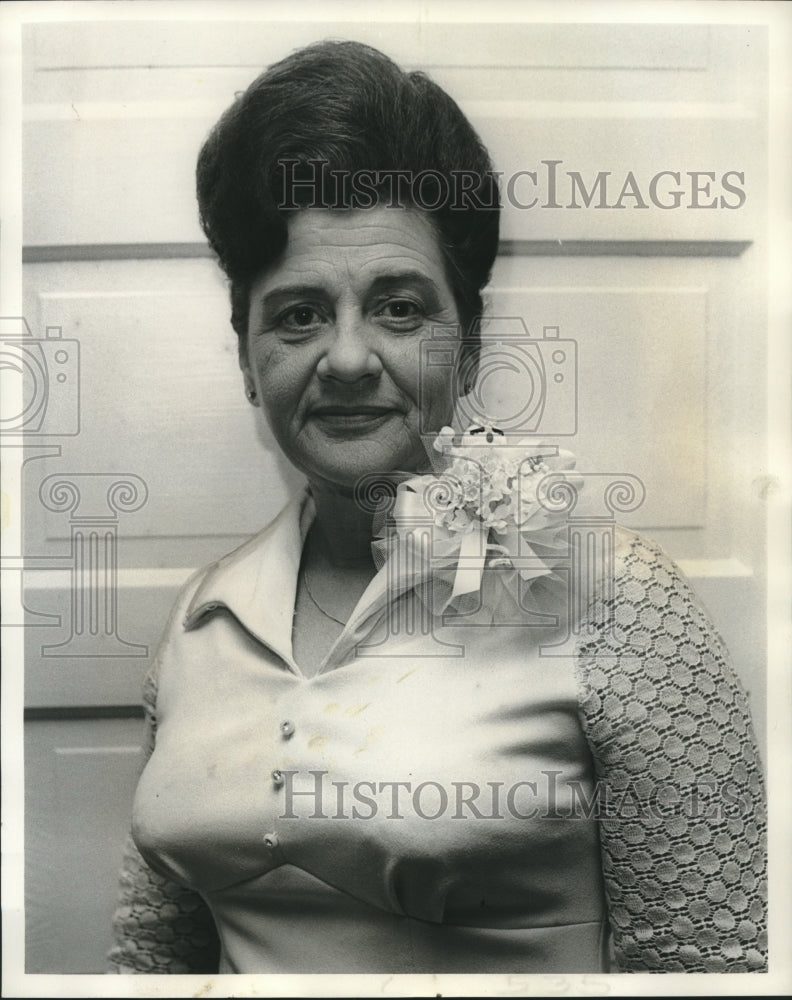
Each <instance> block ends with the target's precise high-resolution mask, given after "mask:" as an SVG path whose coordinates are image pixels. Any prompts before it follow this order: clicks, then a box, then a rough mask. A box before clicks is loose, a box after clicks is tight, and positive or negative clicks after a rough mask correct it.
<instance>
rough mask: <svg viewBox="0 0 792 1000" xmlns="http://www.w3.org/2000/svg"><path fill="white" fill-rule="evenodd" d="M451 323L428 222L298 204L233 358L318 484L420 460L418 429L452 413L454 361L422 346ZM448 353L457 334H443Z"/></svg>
mask: <svg viewBox="0 0 792 1000" xmlns="http://www.w3.org/2000/svg"><path fill="white" fill-rule="evenodd" d="M458 323H459V316H458V314H457V309H456V305H455V302H454V297H453V294H452V292H451V289H450V287H449V285H448V282H447V281H446V278H445V270H444V265H443V258H442V255H441V252H440V249H439V247H438V246H437V240H436V237H435V235H434V231H433V230H432V228H431V226H430V224H429V222H428V221H427V219H426V218H425V217H424V216H423V215H421V214H420V213H419V212H417V211H414V210H405V209H402V208H386V207H377V208H374V209H370V210H351V211H350V210H329V209H313V208H312V209H305V210H303V211H301V212H298V213H297V214H296V215H295V216H294V217H293V218H292V219H291V220H290V223H289V239H288V244H287V246H286V250H285V251H284V253H283V255H282V257H281V258H280V259H279V261H278V262H277V264H275V266H274V267H272V268H270V269H268V270H266V271H264V272H262V273H261V274H260V275H259V276H258V278H257V279H256V280H255V281H254V283H253V285H252V288H251V294H250V315H249V321H248V334H247V339H246V342H245V343H243V344H242V345H241V352H240V363H241V366H242V370H243V372H244V374H245V383H246V386H247V388H248V389H253V390H255V393H256V401H257V402H260V403H261V405H262V406H263V408H264V410H265V412H266V415H267V418H268V420H269V423H270V426H271V427H272V430H273V433H274V434H275V438H276V439H277V441H278V444H279V445H280V447H281V448H282V449H283V451H284V453H285V454H286V456H287V457H288V458H289V460H290V461H291V462H292V463H293V464H294V465H295V466H296V467H297V468H299V469H301V470H302V471H303V472H304V473H305V474H306V475H307V476H308V478H309V480H311V481H313V482H314V483H316V484H317V485H318V484H319V483H321V482H325V483H332V484H335V485H338V486H346V487H349V486H353V485H354V484H355V482H356V481H357V480H358V479H359V478H360V477H361V476H363V475H366V474H367V473H371V472H389V471H395V470H404V471H414V470H416V469H418V468H421V467H423V466H425V465H426V458H427V456H426V449H425V447H424V445H423V443H422V441H421V432H422V431H423V432H424V433H427V432H430V433H434V432H436V431H438V430H439V429H440V428H441V427H442V426H443V425H444V424H446V423H449V422H450V419H451V415H452V412H453V404H454V395H453V385H454V373H453V365H452V364H449V365H447V366H445V367H443V366H432V367H429V368H426V366H424V367H425V370H423V371H422V370H421V367H422V366H421V347H420V345H421V342H422V341H425V340H428V339H429V338H431V337H432V328H433V327H435V326H452V325H456V324H458ZM442 346H443V347H444V348H445V347H449V348H450V352H449V353H450V354H451V360H452V361H453V360H455V357H456V353H457V352H458V349H459V337H458V335H457V338H456V340H455V341H453V340H452V341H446V342H445V343H444V344H442Z"/></svg>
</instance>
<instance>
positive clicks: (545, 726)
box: [112, 43, 765, 973]
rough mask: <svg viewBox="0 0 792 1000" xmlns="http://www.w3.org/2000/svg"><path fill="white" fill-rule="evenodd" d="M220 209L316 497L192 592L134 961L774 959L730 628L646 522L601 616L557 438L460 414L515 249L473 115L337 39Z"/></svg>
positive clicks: (417, 78)
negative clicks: (589, 585) (561, 496)
mask: <svg viewBox="0 0 792 1000" xmlns="http://www.w3.org/2000/svg"><path fill="white" fill-rule="evenodd" d="M416 178H420V183H417V182H416ZM198 197H199V203H200V208H201V218H202V222H203V225H204V228H205V231H206V233H207V236H208V238H209V240H210V242H211V244H212V246H213V248H214V249H215V251H216V253H217V255H218V258H219V260H220V263H221V265H222V267H223V268H224V270H225V272H226V274H227V275H228V277H229V279H230V282H231V295H232V323H233V326H234V328H235V330H236V332H237V333H238V335H239V359H240V365H241V368H242V373H243V378H244V385H245V391H246V394H247V397H248V399H249V400H250V402H251V403H252V405H254V406H256V407H261V408H262V409H263V410H264V411H265V413H266V417H267V420H268V422H269V424H270V427H271V428H272V431H273V433H274V435H275V438H276V440H277V441H278V444H279V445H280V447H281V448H282V450H283V451H284V453H285V454H286V456H287V457H288V458H289V460H290V461H291V462H292V463H293V464H294V465H295V466H296V467H297V468H299V469H300V470H301V471H302V472H303V473H304V474H305V476H306V478H307V481H308V487H307V489H306V491H305V492H304V493H302V494H301V495H300V496H298V497H297V498H295V499H294V501H292V502H291V503H290V504H289V505H288V506H287V507H286V508H285V509H284V511H283V512H282V513H281V514H280V515H279V516H278V518H276V520H275V521H274V522H273V523H272V524H271V525H270V526H269V527H267V528H266V529H265V530H264V531H263V532H262V533H261V534H260V535H258V536H257V537H255V538H254V539H252V540H251V541H250V542H248V543H247V544H246V545H244V546H242V547H241V548H240V549H238V550H236V551H235V552H232V553H230V554H229V555H228V556H226V557H225V558H223V559H221V560H219V562H217V563H215V564H213V565H212V566H209V567H207V568H205V569H203V570H201V571H200V572H199V573H198V574H197V575H196V576H194V577H193V578H192V579H191V580H190V581H189V582H188V584H187V585H186V586H185V588H184V590H183V592H182V594H181V595H180V597H179V599H178V601H177V604H176V607H175V609H174V611H173V614H172V617H171V620H170V623H169V625H168V627H167V631H166V634H165V637H164V639H163V642H162V644H161V647H160V649H159V652H158V656H157V658H156V662H155V664H154V666H153V668H152V671H151V673H150V675H149V678H148V681H147V685H146V705H147V713H148V719H149V724H150V745H149V750H150V751H153V752H151V753H150V757H149V759H148V763H147V766H146V768H145V770H144V772H143V775H142V777H141V780H140V784H139V787H138V792H137V796H136V801H135V812H134V824H133V834H134V841H135V843H130V845H129V849H128V854H127V858H126V861H125V866H124V871H123V872H122V899H121V905H120V907H119V910H118V914H117V917H116V922H115V927H116V940H117V944H116V946H115V948H114V950H113V953H112V960H113V963H114V967H115V968H116V969H117V970H119V971H138V972H188V971H193V972H207V971H217V970H218V968H219V970H220V971H221V972H379V973H382V972H388V973H394V972H506V971H509V972H513V971H520V972H588V971H597V970H608V969H612V970H613V971H641V970H656V971H751V970H759V969H762V968H764V965H765V958H764V948H765V941H764V904H763V899H764V896H763V892H764V882H763V879H764V821H763V798H762V784H761V774H760V767H759V762H758V759H757V755H756V752H755V748H754V745H753V737H752V732H751V726H750V719H749V714H748V709H747V703H746V700H745V697H744V695H743V693H742V691H741V689H740V686H739V683H738V681H737V679H736V677H735V675H734V673H733V672H732V670H731V668H730V667H729V665H728V663H727V660H726V657H725V652H724V650H723V647H722V645H721V643H720V640H719V638H718V637H717V635H716V634H715V632H714V630H713V629H712V626H711V625H710V624H709V622H708V621H707V620H706V618H705V616H704V615H703V613H702V612H701V610H700V609H699V608H698V605H697V604H696V602H695V599H694V598H693V595H692V594H691V592H690V590H689V588H688V587H687V585H686V584H685V583H684V582H683V581H682V580H681V578H680V576H679V572H678V570H677V569H676V568H675V567H674V565H673V564H672V563H671V562H670V561H669V560H668V559H667V558H666V557H665V556H664V555H663V554H662V552H660V550H659V549H658V548H657V547H656V546H655V545H654V544H652V543H651V542H648V541H646V540H644V539H641V538H639V537H638V536H636V535H634V534H631V533H628V532H619V534H618V538H617V541H618V547H617V552H616V561H615V564H614V567H613V568H612V569H611V570H608V571H607V572H604V573H601V574H600V579H599V580H598V582H597V587H596V588H595V592H594V593H593V594H591V595H590V597H589V599H587V600H586V601H585V602H582V607H581V608H580V610H579V611H573V609H572V606H571V605H570V604H569V601H568V591H567V586H566V582H567V580H566V577H565V576H564V574H563V572H562V571H561V569H560V567H562V566H563V565H569V564H570V563H569V559H568V556H569V553H568V552H567V553H565V552H564V551H563V549H559V548H558V547H557V545H558V540H559V538H561V537H562V536H563V534H564V532H563V524H562V523H561V522H560V521H559V519H558V517H557V516H555V515H554V514H553V512H552V506H553V504H552V502H550V501H551V500H552V496H551V493H552V489H551V490H548V491H545V494H544V495H543V494H542V482H543V481H544V479H543V477H545V475H546V474H547V473H548V471H550V469H551V468H553V467H558V465H559V462H558V460H557V458H555V459H554V458H553V457H552V455H551V452H547V451H541V450H536V449H531V447H530V443H529V442H518V444H517V445H516V448H517V451H518V453H519V454H518V458H517V459H516V460H515V459H514V455H513V454H512V453H509V454H508V455H507V454H506V451H507V450H508V449H506V451H504V448H505V442H502V441H501V440H500V438H501V437H502V436H503V435H502V434H501V432H499V431H498V429H497V428H491V427H484V426H482V427H473V428H470V429H469V433H468V434H467V435H466V436H465V437H464V438H463V439H461V440H460V439H459V438H458V437H456V436H454V435H453V432H452V431H450V430H449V429H448V426H447V425H449V424H451V423H452V420H453V412H454V405H455V403H456V401H457V398H458V396H459V394H460V392H464V391H466V390H467V389H469V388H470V383H471V380H472V378H473V377H474V375H475V365H476V359H477V353H478V349H479V339H478V338H479V331H478V323H477V319H478V317H479V316H480V315H481V306H482V300H481V291H482V289H483V287H484V286H485V284H486V282H487V280H488V278H489V273H490V270H491V267H492V264H493V261H494V258H495V254H496V250H497V242H498V197H497V186H496V183H495V181H494V178H493V175H492V172H491V164H490V161H489V158H488V156H487V153H486V151H485V150H484V149H483V147H482V145H481V143H480V141H479V140H478V138H477V136H476V135H475V133H474V132H473V130H472V128H471V126H470V125H469V123H468V122H467V120H466V119H465V118H464V116H463V115H462V114H461V112H460V111H459V109H458V108H457V106H456V105H455V104H454V103H453V101H451V99H450V98H449V97H448V96H447V95H446V94H445V93H444V92H443V91H442V90H440V88H438V87H437V86H436V85H434V84H433V83H432V82H431V81H430V80H428V79H427V78H426V77H425V76H423V75H422V74H404V73H402V72H401V71H400V70H399V69H398V68H397V67H396V66H395V65H394V64H393V63H392V62H390V60H388V59H387V58H386V57H384V56H383V55H381V54H380V53H378V52H376V51H374V50H372V49H370V48H367V47H365V46H362V45H359V44H356V43H323V44H320V45H317V46H312V47H309V48H307V49H305V50H302V51H300V52H298V53H296V54H295V55H292V56H290V57H289V58H287V59H285V60H284V61H283V62H281V63H279V64H277V65H276V66H273V67H271V68H270V69H269V70H268V71H267V72H266V73H264V74H263V75H262V76H261V77H259V78H258V79H257V80H256V81H255V82H254V83H253V84H252V85H251V87H250V88H249V89H248V90H247V91H246V92H245V94H244V95H242V96H241V97H240V98H239V99H238V100H237V101H236V102H235V104H234V105H233V106H232V107H231V108H230V109H229V110H228V111H227V112H226V114H225V115H224V116H223V118H222V119H221V120H220V122H219V123H218V125H217V126H216V127H215V129H214V131H213V132H212V134H211V135H210V137H209V139H208V140H207V142H206V144H205V146H204V148H203V150H202V152H201V156H200V159H199V163H198ZM427 344H429V345H434V347H437V345H438V344H439V345H440V353H441V355H442V357H443V359H444V360H443V363H441V364H428V363H426V359H427V358H428V354H427V353H426V345H427ZM435 439H436V440H435ZM433 441H434V442H435V444H434V447H435V448H436V449H437V450H436V451H433V447H432V442H433ZM492 448H494V449H495V450H492ZM551 451H552V450H551ZM504 455H506V457H504ZM432 456H433V457H434V461H433V460H432ZM493 456H495V457H494V458H493ZM515 461H516V464H514V463H515ZM437 462H440V463H444V464H441V465H439V466H438V465H437ZM510 462H511V463H512V464H511V465H509V463H510ZM561 464H562V465H563V464H564V463H561ZM433 469H434V470H435V472H434V473H433V471H432V470H433ZM438 469H439V470H440V471H439V472H438V471H437V470H438ZM471 470H472V471H471ZM550 480H551V481H553V482H555V483H558V481H559V479H558V477H556V478H555V479H554V478H553V477H552V476H551V477H550ZM372 482H377V483H379V484H381V483H382V482H387V483H390V484H391V485H392V487H393V488H392V489H391V490H390V492H388V491H387V490H386V493H387V495H388V496H389V497H390V498H391V504H390V507H389V512H390V515H391V517H390V519H387V518H386V517H385V516H384V514H383V510H382V505H378V504H377V502H376V499H377V496H381V493H379V494H377V491H376V490H374V491H373V492H374V494H376V495H375V496H374V497H373V498H372V495H371V494H372V491H371V490H370V489H367V487H370V486H371V484H372ZM438 484H439V485H440V486H441V487H442V488H441V489H440V491H439V492H438V491H437V489H436V487H437V486H438ZM426 486H428V488H425V487H426ZM397 487H398V489H397ZM484 489H486V490H487V494H486V496H485V495H484V493H483V490H484ZM430 497H433V498H434V499H433V500H431V502H430V501H429V500H428V499H427V498H430ZM493 498H494V499H493ZM432 504H434V506H432ZM422 505H423V506H422ZM386 513H387V511H386ZM427 524H428V525H429V527H428V528H427ZM427 531H428V534H427ZM422 532H423V534H422ZM427 539H429V541H430V542H431V544H432V545H434V544H435V541H436V540H437V539H439V541H437V549H436V553H435V554H437V553H439V555H438V557H437V558H435V555H433V556H432V558H431V559H427V557H426V552H427V548H426V545H427V544H429V543H428V542H427ZM433 539H434V540H435V541H433ZM521 540H522V541H526V543H527V544H528V545H529V548H528V553H529V556H528V558H527V559H525V560H523V561H522V562H520V560H519V558H518V552H517V547H519V545H518V543H520V542H521ZM433 551H434V550H433ZM565 559H566V560H567V561H566V562H565ZM573 596H577V597H579V596H580V595H579V594H576V595H573ZM509 601H511V604H509ZM471 610H473V611H474V612H475V613H474V614H472V616H471V613H470V612H471ZM427 623H428V624H427ZM482 625H484V626H489V627H482ZM473 626H476V627H473ZM571 634H574V635H575V636H578V637H579V638H578V641H577V642H576V643H575V644H574V645H573V647H572V648H570V647H567V646H563V643H562V644H561V646H559V642H561V639H563V637H564V636H568V635H571ZM553 647H555V649H554V648H553ZM562 647H563V648H562ZM559 650H560V651H561V653H564V654H565V655H555V656H552V655H547V653H548V651H549V652H550V653H553V652H554V651H555V652H556V653H558V652H559ZM705 799H706V802H705V801H704V800H705ZM603 803H604V804H603Z"/></svg>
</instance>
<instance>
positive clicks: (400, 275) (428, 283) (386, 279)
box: [369, 270, 440, 297]
mask: <svg viewBox="0 0 792 1000" xmlns="http://www.w3.org/2000/svg"><path fill="white" fill-rule="evenodd" d="M398 285H412V286H413V287H414V288H418V289H420V290H421V291H423V292H427V293H429V294H431V295H434V296H435V297H439V295H440V289H439V288H438V286H437V284H436V282H434V281H433V280H432V279H431V278H430V277H429V276H428V275H426V274H424V273H423V272H421V271H410V270H408V271H391V272H389V273H388V274H381V275H379V276H378V277H376V278H374V280H373V281H372V282H371V287H370V288H369V294H372V295H376V294H377V293H378V292H383V291H389V290H390V289H392V288H394V287H395V286H398Z"/></svg>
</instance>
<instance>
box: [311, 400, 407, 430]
mask: <svg viewBox="0 0 792 1000" xmlns="http://www.w3.org/2000/svg"><path fill="white" fill-rule="evenodd" d="M395 415H396V410H394V409H393V408H392V407H389V406H363V405H357V406H330V405H327V406H316V407H314V408H313V409H312V410H311V413H310V416H311V419H312V420H314V421H315V422H316V423H318V424H319V425H320V426H321V427H322V429H323V430H325V431H327V432H329V433H331V434H332V433H337V434H344V433H350V432H351V433H355V432H357V433H364V432H368V431H371V430H374V429H375V428H377V427H379V426H380V425H381V424H384V423H385V422H386V421H387V420H389V419H390V418H391V417H393V416H395Z"/></svg>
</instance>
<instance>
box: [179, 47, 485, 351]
mask: <svg viewBox="0 0 792 1000" xmlns="http://www.w3.org/2000/svg"><path fill="white" fill-rule="evenodd" d="M395 172H399V173H398V174H396V173H395ZM357 175H361V176H362V175H366V176H365V178H364V180H365V181H366V184H365V187H366V192H368V195H366V192H362V190H361V189H358V188H356V187H355V185H354V184H353V185H352V187H353V189H354V190H352V191H351V192H350V191H349V190H347V189H346V188H345V186H344V184H343V183H340V182H339V180H338V179H339V177H344V176H345V177H347V178H350V177H353V176H357ZM419 175H420V177H419ZM394 176H396V178H397V179H396V182H395V186H394ZM416 178H418V180H419V181H420V184H419V185H416V183H415V180H416ZM309 180H312V182H313V183H307V181H309ZM331 182H332V183H331ZM197 190H198V204H199V209H200V217H201V224H202V226H203V229H204V232H205V233H206V236H207V238H208V240H209V243H210V244H211V246H212V248H213V250H214V251H215V253H216V254H217V257H218V259H219V263H220V265H221V267H222V268H223V270H224V271H225V273H226V275H227V276H228V278H229V280H230V284H231V305H232V313H231V322H232V325H233V327H234V329H235V330H236V332H237V333H238V334H239V335H240V337H244V336H245V334H246V332H247V318H248V308H249V296H250V286H251V282H252V280H253V278H254V277H255V275H257V274H258V273H260V272H261V271H262V270H263V269H264V268H266V267H268V266H270V265H271V264H273V263H274V262H275V261H276V260H277V258H278V257H279V256H280V254H281V253H282V252H283V250H284V249H285V246H286V241H287V224H288V220H289V217H290V215H291V214H292V213H293V212H294V211H299V210H300V208H304V207H306V206H310V205H326V206H328V207H338V208H344V207H370V206H371V205H372V204H378V203H384V204H389V203H398V204H407V205H412V206H413V207H418V208H421V209H423V210H424V211H425V212H426V215H427V217H428V218H429V219H430V221H431V222H432V223H433V225H434V228H435V232H436V234H437V237H438V243H439V246H440V248H441V249H442V252H443V254H444V258H445V261H446V271H447V277H448V281H449V284H450V287H451V289H452V291H453V293H454V297H455V301H456V305H457V309H458V312H459V316H460V320H461V323H462V330H463V337H464V338H465V347H466V353H469V354H475V353H477V350H478V345H479V330H478V322H477V320H478V318H479V317H480V316H481V311H482V298H481V290H482V288H483V287H484V286H485V285H486V283H487V281H488V280H489V276H490V272H491V269H492V265H493V262H494V260H495V254H496V252H497V247H498V227H499V219H500V203H499V193H498V185H497V180H496V176H495V174H494V173H493V170H492V164H491V161H490V158H489V155H488V153H487V151H486V149H485V148H484V146H483V145H482V143H481V140H480V139H479V137H478V136H477V135H476V133H475V131H474V129H473V128H472V126H471V125H470V123H469V122H468V120H467V118H465V116H464V115H463V114H462V112H461V111H460V109H459V107H458V106H457V104H456V103H455V102H454V101H453V100H452V99H451V98H450V97H449V96H448V94H446V93H445V91H444V90H442V89H441V88H440V87H439V86H438V85H437V84H436V83H434V82H433V81H432V80H430V79H429V78H428V77H427V76H426V75H425V74H424V73H420V72H412V73H405V72H403V71H402V70H401V69H400V68H399V67H398V66H397V65H396V64H395V63H394V62H393V61H392V60H391V59H389V58H388V57H387V56H385V55H383V54H382V53H381V52H379V51H377V50H376V49H373V48H370V47H369V46H367V45H362V44H360V43H358V42H344V41H341V42H330V41H328V42H320V43H318V44H315V45H310V46H308V47H307V48H304V49H301V50H299V51H297V52H295V53H293V54H292V55H290V56H288V57H287V58H286V59H283V60H282V61H281V62H278V63H276V64H275V65H273V66H270V68H269V69H268V70H266V71H265V72H264V73H262V74H261V75H260V76H259V77H258V78H257V79H256V80H254V81H253V83H252V84H251V85H250V86H249V87H248V89H247V90H246V91H244V93H242V94H240V95H238V96H237V99H236V101H235V102H234V103H233V104H232V105H231V107H230V108H228V110H227V111H226V112H225V113H224V114H223V116H222V117H221V118H220V120H219V121H218V123H217V124H216V125H215V127H214V129H213V130H212V132H211V133H210V134H209V137H208V139H207V140H206V142H205V143H204V146H203V148H202V149H201V152H200V155H199V157H198V167H197ZM372 192H373V194H372ZM366 197H368V201H367V202H366V200H365V198H366ZM394 199H395V201H394ZM402 199H403V200H402Z"/></svg>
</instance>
